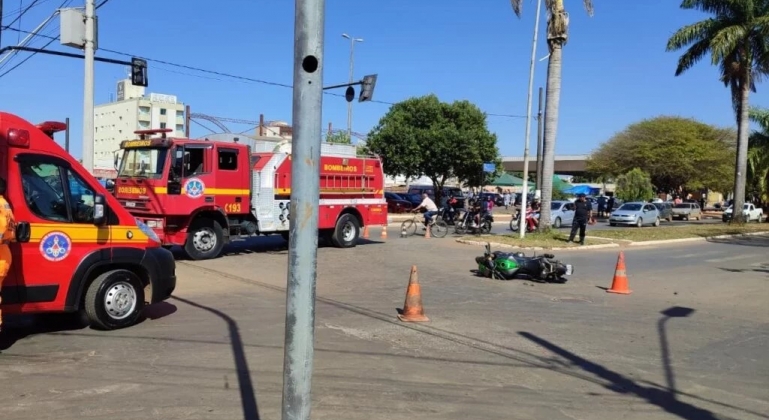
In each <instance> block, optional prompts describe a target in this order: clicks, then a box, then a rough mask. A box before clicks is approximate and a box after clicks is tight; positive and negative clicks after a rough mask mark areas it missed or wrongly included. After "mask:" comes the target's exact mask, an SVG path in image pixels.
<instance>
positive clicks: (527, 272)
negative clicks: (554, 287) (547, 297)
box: [475, 243, 574, 283]
mask: <svg viewBox="0 0 769 420" xmlns="http://www.w3.org/2000/svg"><path fill="white" fill-rule="evenodd" d="M554 258H555V255H553V254H542V255H540V256H537V255H536V254H534V256H533V257H527V256H526V255H525V254H524V253H523V252H501V251H494V252H492V251H491V244H489V243H487V244H486V251H485V252H484V254H483V256H482V257H475V262H476V263H477V264H478V275H479V276H482V277H489V278H492V279H495V280H512V279H514V278H516V277H518V276H527V277H529V278H530V279H532V280H535V281H539V282H543V283H544V282H549V283H566V280H567V279H566V278H565V276H570V275H572V274H574V267H573V266H572V265H571V264H564V263H562V262H560V261H558V260H556V259H554Z"/></svg>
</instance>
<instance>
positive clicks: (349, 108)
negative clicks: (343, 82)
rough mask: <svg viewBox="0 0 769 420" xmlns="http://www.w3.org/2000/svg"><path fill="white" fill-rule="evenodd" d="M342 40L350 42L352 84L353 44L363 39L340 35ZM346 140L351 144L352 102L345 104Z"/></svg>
mask: <svg viewBox="0 0 769 420" xmlns="http://www.w3.org/2000/svg"><path fill="white" fill-rule="evenodd" d="M342 37H343V38H347V39H349V40H350V83H353V68H354V65H355V43H356V42H363V38H355V37H351V36H350V35H347V34H342ZM347 138H348V139H349V140H350V142H352V101H349V102H347Z"/></svg>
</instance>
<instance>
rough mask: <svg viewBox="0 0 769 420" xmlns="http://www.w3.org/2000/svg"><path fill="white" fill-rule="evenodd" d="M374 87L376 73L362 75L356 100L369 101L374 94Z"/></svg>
mask: <svg viewBox="0 0 769 420" xmlns="http://www.w3.org/2000/svg"><path fill="white" fill-rule="evenodd" d="M374 87H376V74H371V75H368V76H363V80H362V83H361V88H360V96H359V97H358V102H366V101H370V100H371V98H372V97H373V96H374Z"/></svg>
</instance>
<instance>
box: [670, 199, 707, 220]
mask: <svg viewBox="0 0 769 420" xmlns="http://www.w3.org/2000/svg"><path fill="white" fill-rule="evenodd" d="M673 218H674V219H681V220H691V219H694V220H700V219H702V209H700V205H699V204H697V203H680V204H676V205H674V206H673Z"/></svg>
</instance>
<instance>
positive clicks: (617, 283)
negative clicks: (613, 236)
mask: <svg viewBox="0 0 769 420" xmlns="http://www.w3.org/2000/svg"><path fill="white" fill-rule="evenodd" d="M606 291H607V292H608V293H618V294H622V295H629V294H631V293H633V291H632V290H630V289H629V288H628V280H627V273H626V271H625V253H624V252H622V251H620V253H619V257H618V258H617V268H616V269H615V270H614V280H612V282H611V288H610V289H607V290H606Z"/></svg>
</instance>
